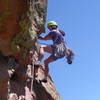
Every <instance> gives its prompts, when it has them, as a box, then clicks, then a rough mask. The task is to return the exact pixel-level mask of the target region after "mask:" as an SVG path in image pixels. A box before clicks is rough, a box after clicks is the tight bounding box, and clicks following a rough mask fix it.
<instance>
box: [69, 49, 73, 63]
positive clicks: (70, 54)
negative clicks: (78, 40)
mask: <svg viewBox="0 0 100 100" xmlns="http://www.w3.org/2000/svg"><path fill="white" fill-rule="evenodd" d="M68 52H69V54H68V55H67V63H68V64H72V62H73V57H74V53H73V51H72V50H70V49H68Z"/></svg>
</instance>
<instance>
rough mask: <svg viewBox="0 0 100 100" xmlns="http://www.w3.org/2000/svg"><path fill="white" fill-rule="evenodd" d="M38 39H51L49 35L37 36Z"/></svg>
mask: <svg viewBox="0 0 100 100" xmlns="http://www.w3.org/2000/svg"><path fill="white" fill-rule="evenodd" d="M38 39H40V40H52V38H51V37H50V36H49V35H46V36H45V37H41V36H39V37H38Z"/></svg>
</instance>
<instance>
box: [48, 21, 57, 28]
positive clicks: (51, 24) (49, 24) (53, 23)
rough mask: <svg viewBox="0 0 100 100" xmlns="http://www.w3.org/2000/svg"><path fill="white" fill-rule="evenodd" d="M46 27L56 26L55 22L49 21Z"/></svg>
mask: <svg viewBox="0 0 100 100" xmlns="http://www.w3.org/2000/svg"><path fill="white" fill-rule="evenodd" d="M47 26H48V27H50V26H58V24H57V23H56V22H55V21H50V22H48V24H47Z"/></svg>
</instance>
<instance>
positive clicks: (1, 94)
mask: <svg viewBox="0 0 100 100" xmlns="http://www.w3.org/2000/svg"><path fill="white" fill-rule="evenodd" d="M46 11H47V0H0V100H61V98H60V96H59V94H58V93H57V91H56V89H55V87H54V84H53V81H52V78H51V77H50V76H48V79H47V83H43V82H40V80H41V79H42V78H43V77H44V70H43V68H44V66H43V65H42V64H41V63H40V62H38V54H39V53H38V43H37V37H38V35H40V34H41V33H43V32H45V27H44V25H45V21H46ZM30 51H32V54H33V55H32V57H31V55H30ZM29 59H31V61H33V62H31V63H30V60H29ZM36 62H37V63H36Z"/></svg>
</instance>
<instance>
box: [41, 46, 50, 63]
mask: <svg viewBox="0 0 100 100" xmlns="http://www.w3.org/2000/svg"><path fill="white" fill-rule="evenodd" d="M45 52H47V53H51V54H52V48H51V46H46V45H42V46H41V47H40V50H39V60H40V61H41V60H42V58H43V57H44V54H45Z"/></svg>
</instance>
